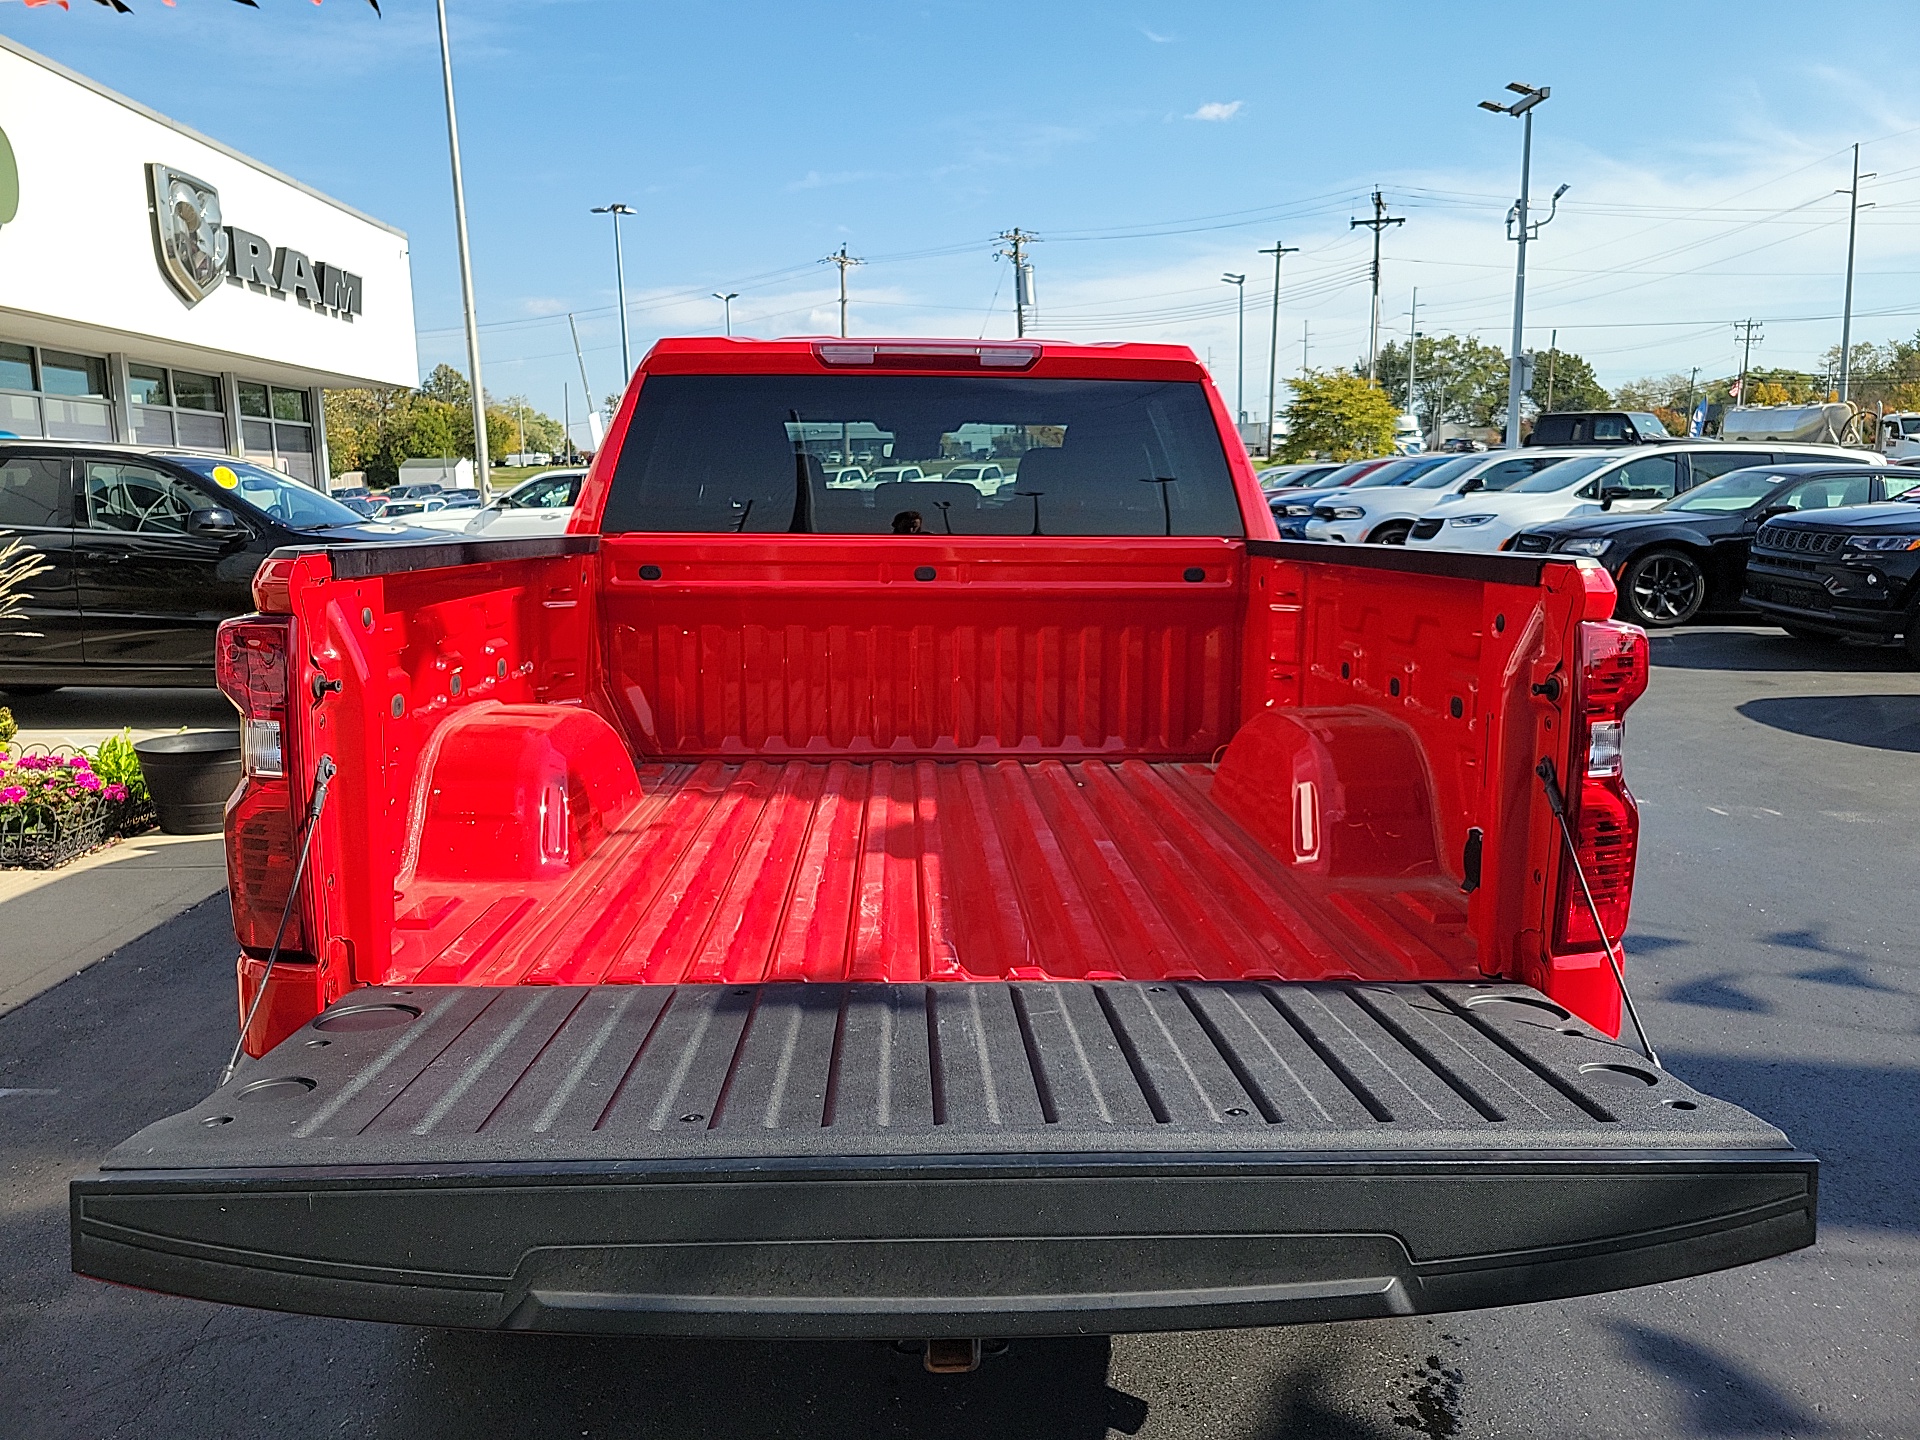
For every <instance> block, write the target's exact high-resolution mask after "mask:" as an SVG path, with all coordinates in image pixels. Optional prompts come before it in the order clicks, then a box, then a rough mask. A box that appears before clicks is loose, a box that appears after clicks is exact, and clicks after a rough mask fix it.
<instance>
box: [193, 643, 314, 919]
mask: <svg viewBox="0 0 1920 1440" xmlns="http://www.w3.org/2000/svg"><path fill="white" fill-rule="evenodd" d="M292 651H293V622H292V621H291V620H287V619H280V618H270V617H265V616H260V615H248V616H244V617H242V618H241V619H238V620H228V621H226V622H225V623H224V624H222V625H221V627H220V634H219V639H218V641H217V642H216V644H215V647H214V675H215V679H216V680H217V681H218V683H219V686H220V692H221V693H222V694H223V695H225V696H226V697H227V698H228V699H229V700H231V701H232V702H233V704H234V708H236V709H237V710H239V712H240V735H241V747H240V758H241V768H242V770H243V771H244V776H243V778H242V780H241V783H240V788H239V789H238V790H236V791H235V792H234V796H233V799H231V800H230V801H228V802H227V817H226V830H227V880H228V885H229V887H230V889H231V891H232V896H233V930H234V934H235V936H236V937H237V938H238V939H239V941H240V943H241V944H242V945H243V946H245V947H246V948H247V949H248V950H249V951H250V952H253V953H256V954H259V955H265V954H266V953H267V951H268V950H269V949H270V948H272V945H273V938H274V933H275V932H276V931H277V930H278V929H279V928H280V916H281V914H282V912H283V911H284V910H285V909H286V904H287V892H288V890H289V888H290V887H291V886H292V884H293V880H294V874H293V867H294V833H295V821H296V818H297V817H296V814H295V810H294V799H293V791H292V787H291V786H289V785H288V783H287V780H286V773H287V761H288V758H289V757H288V756H287V755H286V753H285V747H286V738H287V737H286V734H285V731H284V729H283V727H284V724H285V721H286V714H287V686H288V680H289V658H290V656H291V654H292ZM281 949H282V953H288V952H300V951H304V950H305V949H306V933H305V927H304V926H303V925H302V924H301V922H300V913H299V911H298V910H297V909H296V910H295V912H294V914H293V917H292V919H291V920H290V921H289V922H288V924H287V933H286V935H285V936H284V937H283V939H282V941H281Z"/></svg>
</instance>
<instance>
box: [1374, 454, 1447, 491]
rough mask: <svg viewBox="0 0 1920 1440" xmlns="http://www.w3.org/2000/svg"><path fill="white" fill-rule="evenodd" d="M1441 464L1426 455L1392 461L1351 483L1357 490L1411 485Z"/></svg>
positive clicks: (1436, 459)
mask: <svg viewBox="0 0 1920 1440" xmlns="http://www.w3.org/2000/svg"><path fill="white" fill-rule="evenodd" d="M1442 463H1444V462H1442V461H1441V460H1439V459H1438V458H1437V457H1434V456H1426V455H1423V456H1421V457H1419V458H1417V459H1411V460H1392V461H1389V462H1388V463H1387V464H1385V465H1382V466H1381V467H1380V468H1379V469H1378V470H1376V471H1374V472H1373V473H1372V474H1371V475H1362V476H1361V477H1360V478H1359V479H1358V480H1356V481H1354V482H1353V488H1354V489H1356V490H1358V489H1359V488H1361V487H1362V486H1367V487H1369V488H1371V487H1373V486H1376V485H1411V484H1412V483H1413V482H1414V481H1415V480H1418V479H1419V478H1420V477H1421V476H1422V475H1425V474H1426V473H1427V472H1428V471H1430V470H1432V469H1433V468H1435V467H1436V466H1438V465H1441V464H1442Z"/></svg>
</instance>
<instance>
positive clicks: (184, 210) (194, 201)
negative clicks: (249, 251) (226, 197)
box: [147, 165, 228, 305]
mask: <svg viewBox="0 0 1920 1440" xmlns="http://www.w3.org/2000/svg"><path fill="white" fill-rule="evenodd" d="M147 183H148V186H149V188H150V190H151V193H152V198H153V206H152V209H153V243H154V247H155V248H156V249H157V250H158V251H159V254H160V273H161V274H163V275H165V276H166V277H167V283H168V284H170V285H172V286H173V288H174V289H175V290H177V291H179V292H180V298H181V299H182V300H184V301H186V302H187V304H188V305H198V304H199V303H200V302H201V301H202V300H204V299H206V298H207V297H208V296H209V295H211V294H212V293H213V292H214V291H216V290H218V289H219V288H220V282H221V281H222V280H224V279H226V272H227V245H228V242H227V232H226V231H225V230H224V229H222V228H221V226H220V192H219V191H218V190H216V189H214V188H213V186H211V185H209V184H207V182H206V181H204V180H196V179H194V178H193V176H191V175H187V174H183V173H182V172H181V171H178V170H175V169H172V168H170V167H169V166H166V165H149V166H148V167H147Z"/></svg>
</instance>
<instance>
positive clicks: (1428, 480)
mask: <svg viewBox="0 0 1920 1440" xmlns="http://www.w3.org/2000/svg"><path fill="white" fill-rule="evenodd" d="M1486 463H1487V462H1486V457H1485V456H1483V455H1456V456H1455V457H1454V458H1453V459H1451V460H1448V461H1446V462H1445V463H1444V464H1441V465H1436V466H1434V467H1433V469H1431V470H1424V471H1422V472H1421V473H1420V474H1419V475H1418V476H1416V477H1415V478H1414V479H1413V481H1412V482H1411V483H1410V484H1409V485H1408V487H1407V488H1408V489H1410V490H1444V489H1445V488H1446V487H1447V486H1449V485H1451V484H1452V483H1453V482H1454V481H1456V480H1458V479H1459V478H1460V477H1461V476H1462V475H1465V474H1466V473H1467V472H1468V471H1469V470H1471V469H1473V467H1474V466H1476V465H1484V464H1486Z"/></svg>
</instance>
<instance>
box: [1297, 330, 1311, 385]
mask: <svg viewBox="0 0 1920 1440" xmlns="http://www.w3.org/2000/svg"><path fill="white" fill-rule="evenodd" d="M1312 323H1313V322H1312V321H1311V320H1302V321H1301V322H1300V373H1301V374H1302V375H1304V374H1306V373H1307V351H1308V349H1309V345H1308V327H1309V326H1310V325H1311V324H1312Z"/></svg>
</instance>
